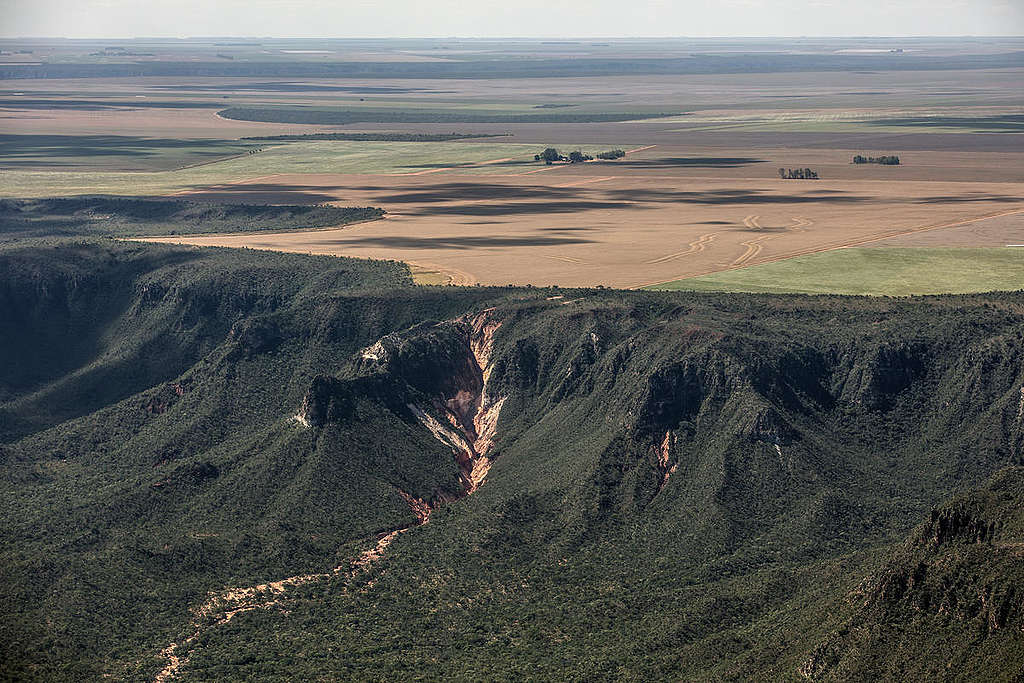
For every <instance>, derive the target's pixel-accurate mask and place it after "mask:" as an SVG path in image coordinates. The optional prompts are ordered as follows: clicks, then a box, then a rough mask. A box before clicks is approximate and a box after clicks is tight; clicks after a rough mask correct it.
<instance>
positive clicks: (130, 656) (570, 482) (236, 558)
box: [0, 238, 1024, 680]
mask: <svg viewBox="0 0 1024 683" xmlns="http://www.w3.org/2000/svg"><path fill="white" fill-rule="evenodd" d="M0 272H2V274H3V278H2V279H0V282H2V285H0V321H2V323H0V324H2V327H0V343H2V344H3V353H4V355H5V357H8V358H17V359H19V361H20V362H19V363H14V364H7V365H5V366H4V368H3V370H2V373H0V471H2V473H3V477H2V479H0V486H2V492H3V496H4V499H5V501H9V504H8V505H5V507H4V512H3V517H2V525H3V526H2V528H3V534H4V537H5V539H6V543H5V544H4V548H3V550H2V551H0V552H2V555H0V567H2V572H3V580H2V581H0V590H2V592H3V594H2V599H0V605H3V610H4V614H3V619H0V624H2V625H0V642H2V643H3V645H2V646H0V647H2V648H3V651H2V658H3V659H2V661H3V663H4V668H5V670H7V671H11V672H13V674H14V675H16V676H20V677H24V678H38V679H53V678H65V679H71V678H78V679H81V678H93V677H98V676H100V675H103V674H108V675H111V676H114V677H115V678H147V677H150V678H151V677H153V676H155V675H156V674H157V672H159V671H161V670H164V669H165V667H166V666H167V657H166V656H165V654H166V653H167V652H168V650H167V646H168V644H169V643H176V644H178V648H177V649H176V650H174V651H173V653H174V655H175V656H176V657H180V658H181V662H182V663H181V664H180V668H178V669H175V674H176V675H178V676H181V677H182V678H183V679H186V680H242V679H252V678H260V679H261V680H289V679H291V680H294V679H297V678H329V679H353V680H360V679H366V678H367V677H383V678H396V679H397V678H402V677H405V676H408V675H410V672H415V674H416V675H421V676H423V677H425V678H428V679H436V678H443V677H452V678H457V679H470V678H472V679H503V678H511V677H520V676H522V677H529V676H533V677H535V678H542V679H557V678H564V675H565V672H566V671H573V672H575V675H577V676H579V677H580V678H584V677H592V678H638V677H654V678H671V679H687V678H711V679H736V678H741V679H758V680H764V679H766V678H770V679H783V680H785V679H794V680H795V679H799V678H801V677H811V678H815V679H826V680H827V679H843V678H851V677H853V678H856V677H870V676H877V675H896V674H898V675H900V676H901V677H902V678H904V679H919V680H925V679H927V678H930V677H933V676H935V675H939V676H955V675H966V672H967V671H973V672H977V671H978V669H969V668H968V667H969V666H974V665H975V664H976V663H975V662H969V661H968V656H969V655H968V651H969V649H970V648H974V649H975V650H978V651H981V652H983V653H984V656H983V657H982V658H981V660H980V665H981V666H983V667H984V668H983V669H981V670H982V671H984V672H985V673H987V674H991V676H992V677H994V678H996V677H1000V676H1011V675H1013V673H1014V672H1015V669H1014V667H1016V666H1017V664H1016V659H1015V658H1014V657H1012V656H1010V655H1011V653H1013V652H1016V651H1018V650H1019V647H1020V646H1021V635H1020V634H1021V630H1020V628H1018V627H1017V626H1016V625H1019V618H1020V617H1019V614H1020V613H1021V610H1022V609H1024V585H1022V584H1021V583H1020V582H1021V578H1020V577H1021V566H1022V565H1021V562H1022V561H1024V560H1021V555H1020V552H1019V546H1020V543H1021V542H1022V541H1024V539H1022V538H1021V533H1022V529H1024V527H1022V523H1021V521H1020V519H1018V517H1019V509H1020V506H1021V503H1022V502H1024V500H1022V496H1024V493H1022V491H1024V488H1022V486H1024V485H1022V483H1021V482H1022V481H1024V479H1022V475H1021V472H1022V469H1021V468H1020V465H1021V463H1022V450H1021V449H1022V447H1024V418H1022V414H1024V413H1022V409H1021V407H1022V406H1024V401H1022V398H1021V396H1022V386H1024V295H1022V294H1020V293H1007V294H991V295H976V296H947V297H931V298H920V299H913V300H888V299H867V298H854V297H827V296H822V297H802V296H774V297H773V296H751V295H717V294H683V293H654V292H616V291H609V290H579V291H556V290H537V289H532V290H529V289H527V290H517V289H483V288H451V287H436V288H423V287H415V286H412V284H411V282H410V280H409V277H408V272H407V271H406V269H405V268H404V266H402V265H400V264H395V263H382V262H368V261H357V260H351V259H335V258H323V257H306V256H297V255H283V254H272V253H258V252H257V253H253V252H248V251H228V250H197V249H182V248H171V247H161V246H155V245H136V244H120V243H114V242H106V241H99V240H89V239H81V238H78V239H74V240H66V239H65V240H51V241H28V240H26V241H21V242H12V243H10V244H8V245H7V246H6V247H4V248H3V249H2V250H0ZM424 520H429V521H428V522H427V523H425V524H424V523H423V522H424ZM398 531H404V533H396V532H398ZM383 540H386V543H383V548H384V549H383V550H380V549H381V548H382V541H383ZM375 548H376V549H378V550H380V552H374V549H375ZM368 553H369V554H368ZM367 558H371V559H372V561H371V560H370V559H367ZM349 566H351V567H354V568H357V569H359V571H355V569H353V570H352V571H338V568H342V567H346V568H347V567H349ZM286 579H288V581H287V582H285V583H280V584H277V585H279V586H280V590H277V589H274V588H267V587H266V586H269V585H270V584H269V583H268V582H275V581H277V582H281V581H284V580H286ZM254 586H255V587H260V586H263V587H264V588H261V590H260V591H255V592H254V591H253V590H251V589H244V588H242V587H254ZM229 587H234V588H235V590H234V591H230V590H226V589H228V588H229ZM211 595H215V596H225V597H222V598H218V600H220V602H219V603H217V604H218V605H220V607H219V608H218V609H221V610H222V611H221V612H216V613H214V612H211V611H209V610H207V609H206V608H205V606H206V605H209V604H211V603H210V600H211V598H210V596H211ZM239 596H241V597H239ZM253 596H258V597H259V596H261V597H259V599H256V597H253ZM235 610H237V611H235ZM939 634H941V636H940V635H939ZM943 639H946V640H949V642H952V643H953V646H952V647H950V648H947V649H945V650H943V656H944V657H946V660H944V661H943V662H942V663H941V664H942V666H945V665H946V664H947V663H949V664H950V666H949V668H942V667H940V666H939V663H938V662H937V661H924V660H923V659H922V658H919V657H918V658H915V657H910V656H908V654H909V653H910V652H911V651H912V648H925V649H926V650H927V649H928V648H932V649H935V651H938V648H939V647H940V645H939V642H940V640H942V642H945V640H943ZM162 652H163V653H165V654H161V653H162Z"/></svg>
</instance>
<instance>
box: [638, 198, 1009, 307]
mask: <svg viewBox="0 0 1024 683" xmlns="http://www.w3.org/2000/svg"><path fill="white" fill-rule="evenodd" d="M1019 214H1024V208H1017V209H1010V210H1007V211H1000V212H998V213H990V214H986V215H984V216H976V217H974V218H965V219H963V220H958V221H954V222H951V223H939V224H935V225H921V226H918V227H916V228H910V229H908V230H894V231H892V232H889V233H886V234H884V235H877V234H876V235H869V236H865V237H860V238H857V239H853V240H849V241H846V242H840V243H832V244H821V245H818V246H815V247H811V248H809V249H797V250H795V251H791V252H787V253H785V254H779V255H776V256H772V257H770V258H768V259H766V260H765V261H763V262H762V264H764V263H775V262H778V261H785V260H787V259H791V258H796V257H797V256H807V255H809V254H820V253H822V252H825V251H833V250H835V249H849V248H851V247H860V246H863V245H865V244H871V243H872V242H881V241H883V240H887V239H891V238H893V237H903V236H905V235H914V234H917V233H919V232H930V231H932V230H942V229H944V228H957V227H960V226H962V225H970V224H971V223H981V222H982V221H989V220H992V219H994V218H1002V217H1004V216H1016V215H1019ZM738 267H739V266H736V265H733V266H731V267H729V268H709V269H707V270H703V271H700V272H696V273H686V274H685V275H678V276H676V277H673V278H669V279H667V280H658V281H657V282H646V283H644V284H640V285H633V286H632V287H630V288H629V289H643V288H644V287H653V286H655V285H664V284H668V283H670V282H676V281H677V280H685V279H688V278H692V277H700V276H702V275H711V274H712V273H721V272H727V271H730V270H736V269H737V268H738Z"/></svg>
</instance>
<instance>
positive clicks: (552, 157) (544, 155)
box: [533, 147, 626, 165]
mask: <svg viewBox="0 0 1024 683" xmlns="http://www.w3.org/2000/svg"><path fill="white" fill-rule="evenodd" d="M624 156H626V153H625V152H623V151H622V150H621V149H613V150H609V151H607V152H600V153H599V154H598V155H597V158H598V159H604V160H605V161H614V160H615V159H621V158H622V157H624ZM533 160H534V161H543V162H544V163H546V164H549V165H550V164H554V163H569V164H581V163H583V162H584V161H593V160H594V157H592V156H591V155H589V154H587V153H586V152H581V151H580V150H578V149H577V150H575V151H572V152H569V155H568V156H566V155H564V154H562V153H561V152H559V151H558V150H557V149H555V148H554V147H548V148H547V149H545V150H544V151H543V152H541V153H540V154H534V155H533Z"/></svg>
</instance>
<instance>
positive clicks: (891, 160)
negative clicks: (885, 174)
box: [853, 154, 900, 166]
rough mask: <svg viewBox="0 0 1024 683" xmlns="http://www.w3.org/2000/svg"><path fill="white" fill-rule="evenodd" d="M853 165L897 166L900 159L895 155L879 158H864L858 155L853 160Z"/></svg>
mask: <svg viewBox="0 0 1024 683" xmlns="http://www.w3.org/2000/svg"><path fill="white" fill-rule="evenodd" d="M853 163H855V164H881V165H882V166H899V165H900V158H899V157H898V156H896V155H895V154H893V155H890V156H881V157H866V156H862V155H860V154H858V155H857V156H855V157H854V158H853Z"/></svg>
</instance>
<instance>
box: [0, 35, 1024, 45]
mask: <svg viewBox="0 0 1024 683" xmlns="http://www.w3.org/2000/svg"><path fill="white" fill-rule="evenodd" d="M930 38H931V39H964V40H967V39H972V40H978V39H984V40H990V39H1002V40H1005V39H1018V40H1019V39H1024V35H997V34H905V35H849V36H839V35H825V34H821V35H818V34H804V35H761V36H755V35H732V36H729V35H718V36H650V35H649V36H614V35H607V36H602V35H593V36H333V37H332V36H245V35H194V36H54V35H49V36H48V35H18V36H5V35H0V40H68V41H79V40H80V41H88V40H114V41H116V40H168V41H191V40H313V41H316V40H322V41H335V40H338V41H356V40H467V41H486V40H502V41H507V40H518V41H529V42H548V41H558V42H570V43H577V42H589V41H594V40H812V39H813V40H908V39H910V40H925V39H930Z"/></svg>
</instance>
